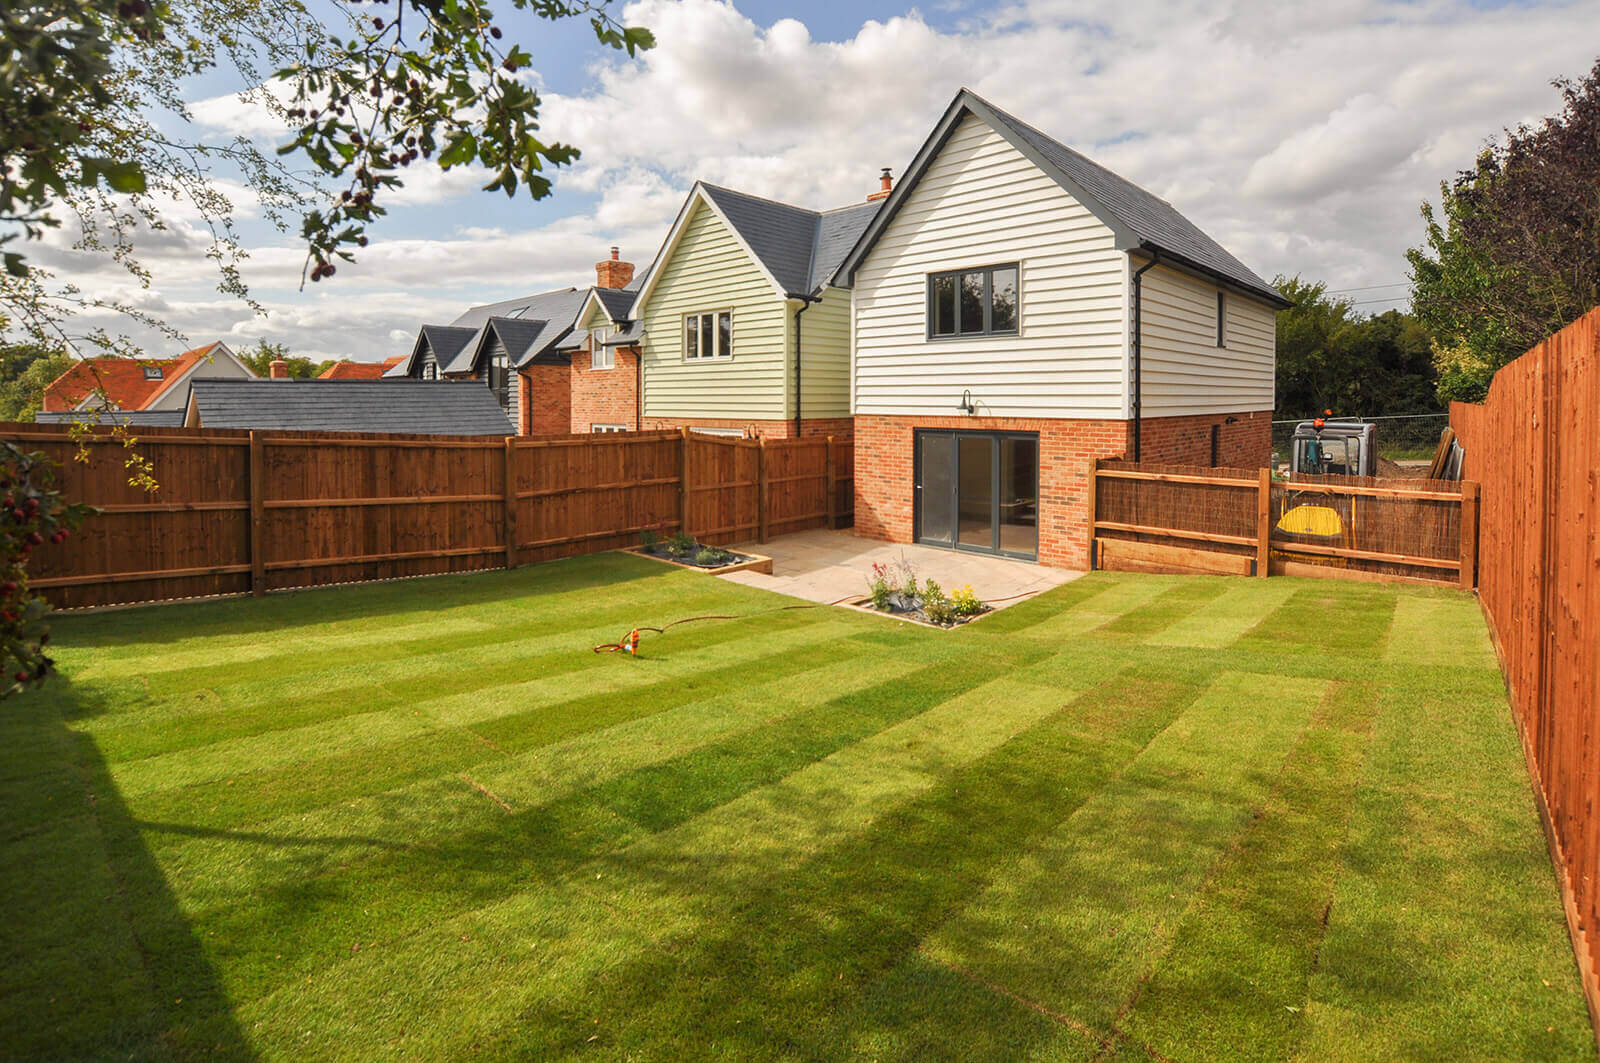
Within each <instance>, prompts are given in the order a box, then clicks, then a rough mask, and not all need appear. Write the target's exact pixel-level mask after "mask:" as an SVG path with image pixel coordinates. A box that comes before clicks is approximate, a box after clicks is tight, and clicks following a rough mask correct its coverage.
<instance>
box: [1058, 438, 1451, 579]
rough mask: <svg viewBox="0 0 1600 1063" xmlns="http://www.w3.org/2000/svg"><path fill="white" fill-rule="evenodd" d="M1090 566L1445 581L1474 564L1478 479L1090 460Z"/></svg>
mask: <svg viewBox="0 0 1600 1063" xmlns="http://www.w3.org/2000/svg"><path fill="white" fill-rule="evenodd" d="M1090 480H1091V505H1090V513H1091V514H1092V522H1093V527H1092V528H1091V533H1092V534H1091V538H1092V540H1093V544H1094V550H1093V553H1092V560H1093V562H1094V564H1095V565H1096V567H1103V568H1130V569H1145V570H1152V569H1153V570H1160V571H1176V572H1216V573H1224V574H1231V575H1254V576H1267V575H1292V576H1313V577H1324V578H1331V579H1357V580H1405V581H1417V582H1423V583H1441V582H1450V583H1455V584H1459V585H1460V586H1463V587H1468V588H1470V587H1471V586H1473V581H1474V579H1475V577H1476V568H1477V564H1476V563H1477V541H1476V528H1477V509H1476V505H1477V485H1476V484H1472V483H1455V482H1451V481H1439V480H1411V479H1406V480H1387V479H1377V478H1373V477H1355V476H1314V477H1313V476H1302V477H1297V478H1295V479H1294V480H1277V479H1274V478H1273V476H1272V472H1271V470H1268V469H1225V468H1224V469H1209V468H1199V467H1195V466H1187V465H1153V464H1148V463H1146V464H1133V463H1131V462H1118V461H1105V460H1100V461H1096V462H1095V463H1094V466H1093V470H1092V475H1091V477H1090Z"/></svg>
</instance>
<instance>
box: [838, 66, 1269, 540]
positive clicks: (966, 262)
mask: <svg viewBox="0 0 1600 1063" xmlns="http://www.w3.org/2000/svg"><path fill="white" fill-rule="evenodd" d="M833 284H834V286H836V287H837V288H841V289H842V288H848V289H850V290H851V293H852V304H853V314H852V336H853V340H854V343H853V348H854V349H853V368H852V381H851V386H852V396H851V408H852V410H853V412H854V415H855V484H856V499H855V512H856V517H855V525H856V530H857V532H859V533H860V534H863V535H867V536H871V537H875V538H880V539H886V540H889V541H892V542H912V541H915V542H923V543H929V544H933V545H941V546H947V547H950V548H953V549H958V550H973V551H982V552H988V553H999V554H1005V555H1008V556H1015V557H1021V558H1028V559H1036V560H1038V561H1040V562H1041V563H1044V564H1048V565H1059V566H1068V567H1081V566H1083V565H1084V564H1085V562H1086V560H1087V546H1088V532H1087V514H1086V510H1085V503H1086V476H1087V470H1088V467H1089V462H1090V460H1091V459H1093V458H1097V457H1122V456H1130V457H1133V456H1137V457H1139V458H1141V459H1142V460H1145V461H1167V462H1182V463H1189V464H1201V465H1206V464H1220V465H1237V466H1247V467H1254V466H1259V465H1262V464H1264V463H1265V462H1266V461H1267V458H1268V455H1269V451H1270V431H1271V429H1270V423H1271V418H1272V408H1273V399H1274V369H1275V365H1274V361H1275V317H1276V313H1277V311H1278V310H1280V309H1282V308H1284V307H1286V306H1288V305H1289V304H1288V303H1287V302H1286V301H1285V300H1284V299H1283V298H1282V296H1280V295H1279V294H1278V292H1277V291H1276V289H1274V288H1273V287H1272V286H1271V285H1269V284H1267V283H1266V282H1265V281H1263V280H1262V279H1261V278H1260V277H1258V276H1256V275H1255V274H1254V273H1252V272H1251V271H1250V270H1249V269H1248V268H1246V267H1245V266H1244V265H1243V264H1242V263H1240V262H1239V261H1238V260H1237V259H1236V258H1234V257H1233V256H1232V255H1230V254H1229V253H1228V252H1227V251H1225V250H1223V248H1222V247H1221V246H1219V245H1218V244H1217V243H1216V242H1215V241H1214V240H1212V239H1211V238H1210V237H1208V236H1206V235H1205V234H1204V233H1203V232H1201V231H1200V230H1199V229H1198V228H1197V227H1196V226H1195V225H1194V224H1193V223H1191V222H1189V221H1188V220H1187V219H1186V218H1184V217H1183V216H1182V215H1181V214H1179V213H1178V211H1177V210H1175V209H1174V208H1173V207H1172V205H1171V204H1169V203H1167V202H1166V201H1164V200H1162V199H1159V198H1157V197H1156V196H1154V195H1151V194H1150V193H1148V192H1146V191H1144V190H1143V189H1141V188H1138V187H1137V186H1135V185H1133V184H1132V183H1130V182H1128V181H1126V180H1124V179H1123V178H1121V177H1118V176H1117V175H1115V174H1113V173H1111V172H1110V171H1109V170H1106V169H1104V168H1103V167H1100V166H1098V165H1097V164H1095V163H1093V162H1091V161H1090V160H1089V159H1087V158H1085V157H1084V156H1083V155H1080V154H1078V153H1077V152H1075V151H1073V150H1072V149H1070V148H1068V147H1066V146H1065V145H1063V144H1061V143H1059V142H1058V141H1056V140H1053V139H1051V138H1050V137H1048V136H1046V135H1045V134H1043V133H1041V132H1039V131H1038V130H1036V129H1034V128H1033V127H1031V126H1028V125H1026V124H1025V123H1023V122H1021V121H1019V120H1018V119H1016V118H1014V117H1012V116H1011V115H1009V114H1006V113H1005V112H1004V111H1001V110H999V109H998V108H995V107H993V106H992V105H990V104H989V103H988V102H986V101H984V100H983V99H981V98H980V97H978V96H976V95H974V94H973V93H971V92H969V91H967V90H962V91H961V92H960V93H959V94H958V95H957V96H956V98H955V99H954V100H953V101H952V102H951V104H950V106H949V108H948V109H947V110H946V111H945V114H944V116H943V117H942V118H941V119H940V121H939V123H938V125H937V126H936V127H935V128H934V130H933V133H932V134H931V135H930V136H929V137H928V139H927V140H926V141H925V142H924V144H923V145H922V148H921V149H920V150H919V151H918V153H917V155H916V157H915V158H914V159H913V161H912V164H911V166H910V168H909V169H908V170H907V172H906V174H905V176H904V177H903V179H902V180H901V181H900V183H899V185H898V187H896V188H895V189H894V190H893V192H892V194H891V195H890V196H889V198H888V199H887V200H886V201H885V202H884V205H883V209H882V210H881V211H880V212H879V213H878V214H877V216H876V217H875V218H873V219H872V221H871V223H870V224H869V225H868V226H867V228H866V230H865V231H864V232H863V233H862V235H861V238H860V239H859V241H858V242H857V243H856V244H855V246H854V247H853V248H852V249H851V250H850V251H849V253H848V254H847V255H845V256H844V258H843V261H842V262H841V265H840V267H839V269H838V271H837V272H836V274H835V275H834V277H833Z"/></svg>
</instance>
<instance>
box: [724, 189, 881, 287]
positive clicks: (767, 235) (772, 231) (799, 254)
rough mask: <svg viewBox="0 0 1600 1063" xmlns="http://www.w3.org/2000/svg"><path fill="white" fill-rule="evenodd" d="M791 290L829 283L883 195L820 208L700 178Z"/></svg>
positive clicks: (782, 284) (780, 282)
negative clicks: (840, 206) (838, 205)
mask: <svg viewBox="0 0 1600 1063" xmlns="http://www.w3.org/2000/svg"><path fill="white" fill-rule="evenodd" d="M700 188H701V190H702V191H703V192H704V193H705V195H706V198H707V199H709V200H711V202H712V203H713V204H714V205H715V206H716V208H717V209H718V210H719V211H721V212H722V215H723V217H725V218H726V219H727V220H728V224H729V225H731V226H733V228H734V229H735V230H737V231H738V234H739V236H740V237H741V238H743V240H744V242H745V243H746V244H748V245H749V246H750V250H751V251H752V252H754V253H755V256H756V258H758V259H759V260H760V261H761V264H762V265H763V266H765V267H766V269H767V272H768V273H771V274H772V276H773V278H774V279H775V280H776V281H777V282H778V285H779V286H780V287H781V288H782V289H783V290H784V293H785V294H792V295H809V294H810V293H812V292H814V291H816V290H817V288H819V287H821V286H822V285H823V284H826V283H828V282H829V280H830V279H831V278H832V276H833V274H834V272H835V271H836V270H837V269H838V268H839V262H840V261H841V260H842V259H843V258H844V256H845V254H846V253H847V252H849V250H850V248H851V247H853V246H854V245H855V242H856V238H857V237H859V236H860V234H861V231H862V230H863V229H865V228H866V227H867V224H868V223H869V222H870V221H871V220H872V218H873V217H874V216H875V215H876V214H877V213H878V209H879V208H880V207H881V206H882V205H883V204H882V201H881V200H874V201H872V202H869V203H858V204H853V205H851V206H848V207H842V208H840V209H838V210H830V211H816V210H807V209H806V208H805V207H795V206H790V205H789V204H787V203H779V202H778V201H777V200H773V199H762V198H761V197H760V196H752V195H747V194H745V193H743V192H735V191H734V190H733V189H731V188H721V187H719V186H717V185H709V184H706V183H705V182H703V181H702V182H700Z"/></svg>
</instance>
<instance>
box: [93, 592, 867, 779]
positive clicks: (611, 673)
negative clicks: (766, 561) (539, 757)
mask: <svg viewBox="0 0 1600 1063" xmlns="http://www.w3.org/2000/svg"><path fill="white" fill-rule="evenodd" d="M798 615H801V616H806V615H807V614H798ZM737 623H738V622H737V621H734V622H732V624H737ZM732 624H730V626H732ZM838 635H839V632H838V630H837V629H835V628H833V627H831V626H829V625H826V624H821V623H817V622H815V621H811V622H807V621H805V620H800V621H795V622H792V623H790V624H784V625H778V626H777V629H776V630H774V629H773V628H772V626H771V625H763V627H762V629H761V630H760V632H759V633H757V634H748V635H747V637H744V638H741V639H739V640H738V641H737V642H736V643H732V644H731V645H724V646H715V647H696V648H693V649H691V648H688V647H689V646H690V645H692V643H690V640H689V639H687V638H685V639H683V642H684V644H685V649H684V650H682V651H680V652H678V653H675V654H673V655H672V656H667V657H661V658H658V659H655V660H652V661H651V664H650V665H649V666H647V667H634V668H630V667H626V666H623V667H617V668H611V669H605V668H598V669H595V670H594V671H592V672H591V673H590V674H591V675H592V676H593V679H592V680H591V681H590V682H589V683H588V684H586V685H587V688H588V691H590V692H597V693H598V692H605V693H614V694H618V695H621V694H623V693H626V692H628V691H630V690H637V689H638V688H641V687H645V686H648V685H650V684H651V683H652V681H656V682H659V681H661V680H663V679H667V678H674V677H676V678H688V679H690V680H691V681H700V680H701V679H703V678H706V677H708V675H709V674H714V673H716V672H721V673H723V674H725V675H733V674H736V673H737V671H738V669H739V668H740V667H742V665H743V663H744V662H746V661H750V660H754V659H759V658H761V657H765V656H771V655H776V654H783V653H786V652H791V651H792V650H793V649H794V648H796V647H802V646H807V645H810V644H812V643H815V642H818V641H822V640H825V639H830V638H837V637H838ZM591 656H592V655H590V654H587V652H586V649H585V651H575V652H574V654H573V657H574V659H575V660H576V661H583V662H587V661H588V660H589V658H590V657H591ZM708 658H714V659H715V660H716V661H717V663H718V666H719V667H718V668H716V669H714V670H712V673H708V672H707V671H706V667H705V666H706V663H707V659H708ZM613 663H617V662H613ZM640 663H642V662H640ZM570 695H571V680H570V677H569V676H568V675H565V674H556V675H547V676H539V677H537V678H534V679H531V680H527V681H523V682H508V683H504V684H502V685H500V686H497V687H491V688H488V689H484V690H473V691H466V692H461V693H453V694H446V695H443V696H440V697H437V698H432V699H429V700H427V701H421V702H416V703H413V704H412V705H410V706H409V707H405V706H402V707H396V708H392V709H382V710H379V711H376V712H363V713H357V714H355V715H351V716H347V717H343V718H340V719H336V720H329V721H325V722H322V723H316V724H308V725H305V726H301V727H292V728H288V729H285V730H282V731H273V732H270V733H268V734H263V735H252V736H248V737H245V738H240V739H232V740H229V741H225V742H219V743H217V744H215V745H210V746H206V747H203V748H200V749H191V750H183V751H181V752H177V753H171V754H163V755H161V756H155V757H146V758H144V759H142V760H136V761H129V762H125V763H122V764H113V765H112V775H113V777H114V778H115V779H116V781H117V786H118V788H119V789H120V790H121V791H122V793H123V795H124V797H126V798H128V799H129V800H130V802H131V801H132V800H133V799H134V798H136V797H138V796H139V795H141V794H145V793H149V792H152V791H155V790H163V789H172V788H175V787H179V786H184V785H188V784H191V783H196V782H206V781H208V780H212V779H221V778H226V777H228V776H230V775H238V774H243V773H248V772H256V771H262V770H265V769H270V768H276V767H287V766H290V765H294V764H298V763H301V762H303V761H304V760H306V759H308V758H311V757H319V756H321V757H326V756H328V755H330V754H333V753H339V752H353V751H356V750H359V749H363V748H370V747H373V746H377V745H381V744H383V743H385V742H394V741H400V740H403V739H406V738H411V737H414V736H417V735H422V734H427V733H430V732H434V731H437V730H440V729H442V728H450V727H466V726H470V725H472V724H482V723H487V722H488V721H491V720H493V719H495V718H496V717H498V716H506V715H510V714H513V713H527V712H531V711H534V710H536V709H549V708H551V707H553V706H557V705H560V704H561V703H562V702H563V701H564V700H567V699H568V698H569V697H570Z"/></svg>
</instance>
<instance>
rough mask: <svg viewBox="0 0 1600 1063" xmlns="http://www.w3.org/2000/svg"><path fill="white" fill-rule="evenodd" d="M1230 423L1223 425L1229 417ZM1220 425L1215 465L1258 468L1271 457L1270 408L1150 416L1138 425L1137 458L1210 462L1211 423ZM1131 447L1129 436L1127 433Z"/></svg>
mask: <svg viewBox="0 0 1600 1063" xmlns="http://www.w3.org/2000/svg"><path fill="white" fill-rule="evenodd" d="M1229 418H1232V419H1233V422H1234V423H1233V424H1226V423H1225V422H1226V421H1227V420H1228V419H1229ZM1214 424H1217V425H1222V434H1221V436H1220V438H1219V439H1218V440H1217V464H1218V465H1225V466H1229V467H1231V468H1235V469H1259V468H1261V467H1262V466H1264V465H1266V464H1267V462H1268V461H1269V460H1270V458H1271V456H1272V411H1271V410H1262V411H1259V412H1256V413H1233V414H1228V413H1206V414H1198V415H1196V416H1193V417H1151V418H1147V419H1146V420H1145V422H1144V424H1143V426H1142V429H1141V432H1142V435H1143V437H1144V438H1143V439H1142V440H1141V441H1140V447H1139V450H1140V457H1141V458H1142V459H1143V460H1145V461H1154V462H1165V463H1168V464H1173V465H1210V464H1211V426H1212V425H1214ZM1128 440H1129V446H1130V447H1131V446H1132V440H1133V436H1132V434H1131V431H1130V434H1129V436H1128Z"/></svg>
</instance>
